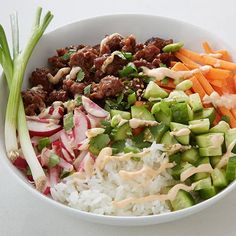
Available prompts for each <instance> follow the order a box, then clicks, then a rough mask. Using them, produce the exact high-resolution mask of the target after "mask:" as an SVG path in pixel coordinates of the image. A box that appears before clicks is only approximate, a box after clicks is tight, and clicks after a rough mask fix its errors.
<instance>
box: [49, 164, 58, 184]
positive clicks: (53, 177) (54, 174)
mask: <svg viewBox="0 0 236 236" xmlns="http://www.w3.org/2000/svg"><path fill="white" fill-rule="evenodd" d="M48 172H49V182H50V187H51V188H53V187H54V186H55V185H56V184H58V182H59V173H60V168H59V167H58V166H54V167H52V168H49V169H48Z"/></svg>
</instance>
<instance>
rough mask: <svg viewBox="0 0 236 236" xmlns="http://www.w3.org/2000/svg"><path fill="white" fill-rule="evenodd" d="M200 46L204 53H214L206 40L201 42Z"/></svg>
mask: <svg viewBox="0 0 236 236" xmlns="http://www.w3.org/2000/svg"><path fill="white" fill-rule="evenodd" d="M202 47H203V49H204V51H205V53H214V51H213V50H212V48H211V46H210V44H209V43H208V42H207V41H205V42H203V43H202Z"/></svg>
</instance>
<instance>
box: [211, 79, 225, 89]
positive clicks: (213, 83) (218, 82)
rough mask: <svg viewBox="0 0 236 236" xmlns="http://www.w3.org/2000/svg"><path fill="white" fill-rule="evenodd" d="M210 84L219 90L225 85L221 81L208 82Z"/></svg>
mask: <svg viewBox="0 0 236 236" xmlns="http://www.w3.org/2000/svg"><path fill="white" fill-rule="evenodd" d="M209 82H210V84H211V85H213V86H216V87H219V88H222V87H224V86H226V85H227V82H226V81H224V80H223V81H222V80H209Z"/></svg>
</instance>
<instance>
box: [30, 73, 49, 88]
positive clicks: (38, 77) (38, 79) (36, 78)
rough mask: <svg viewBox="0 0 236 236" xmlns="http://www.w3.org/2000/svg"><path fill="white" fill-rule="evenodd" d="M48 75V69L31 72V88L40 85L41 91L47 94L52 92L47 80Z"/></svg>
mask: <svg viewBox="0 0 236 236" xmlns="http://www.w3.org/2000/svg"><path fill="white" fill-rule="evenodd" d="M48 73H50V70H49V69H46V68H40V69H39V68H37V69H36V70H35V71H33V72H32V74H31V77H30V83H31V85H32V87H35V86H38V85H42V87H43V89H44V90H45V91H47V92H50V91H52V90H53V84H51V83H50V82H49V80H48V77H47V74H48Z"/></svg>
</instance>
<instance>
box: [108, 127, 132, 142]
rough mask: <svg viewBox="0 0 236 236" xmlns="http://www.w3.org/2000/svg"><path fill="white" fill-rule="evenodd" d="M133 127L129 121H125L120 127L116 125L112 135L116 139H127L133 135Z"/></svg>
mask: <svg viewBox="0 0 236 236" xmlns="http://www.w3.org/2000/svg"><path fill="white" fill-rule="evenodd" d="M131 134H132V133H131V128H130V126H129V123H125V124H123V125H121V126H119V127H115V128H114V129H113V130H112V132H111V136H112V139H113V140H114V141H119V140H125V139H126V138H128V137H129V136H131Z"/></svg>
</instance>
